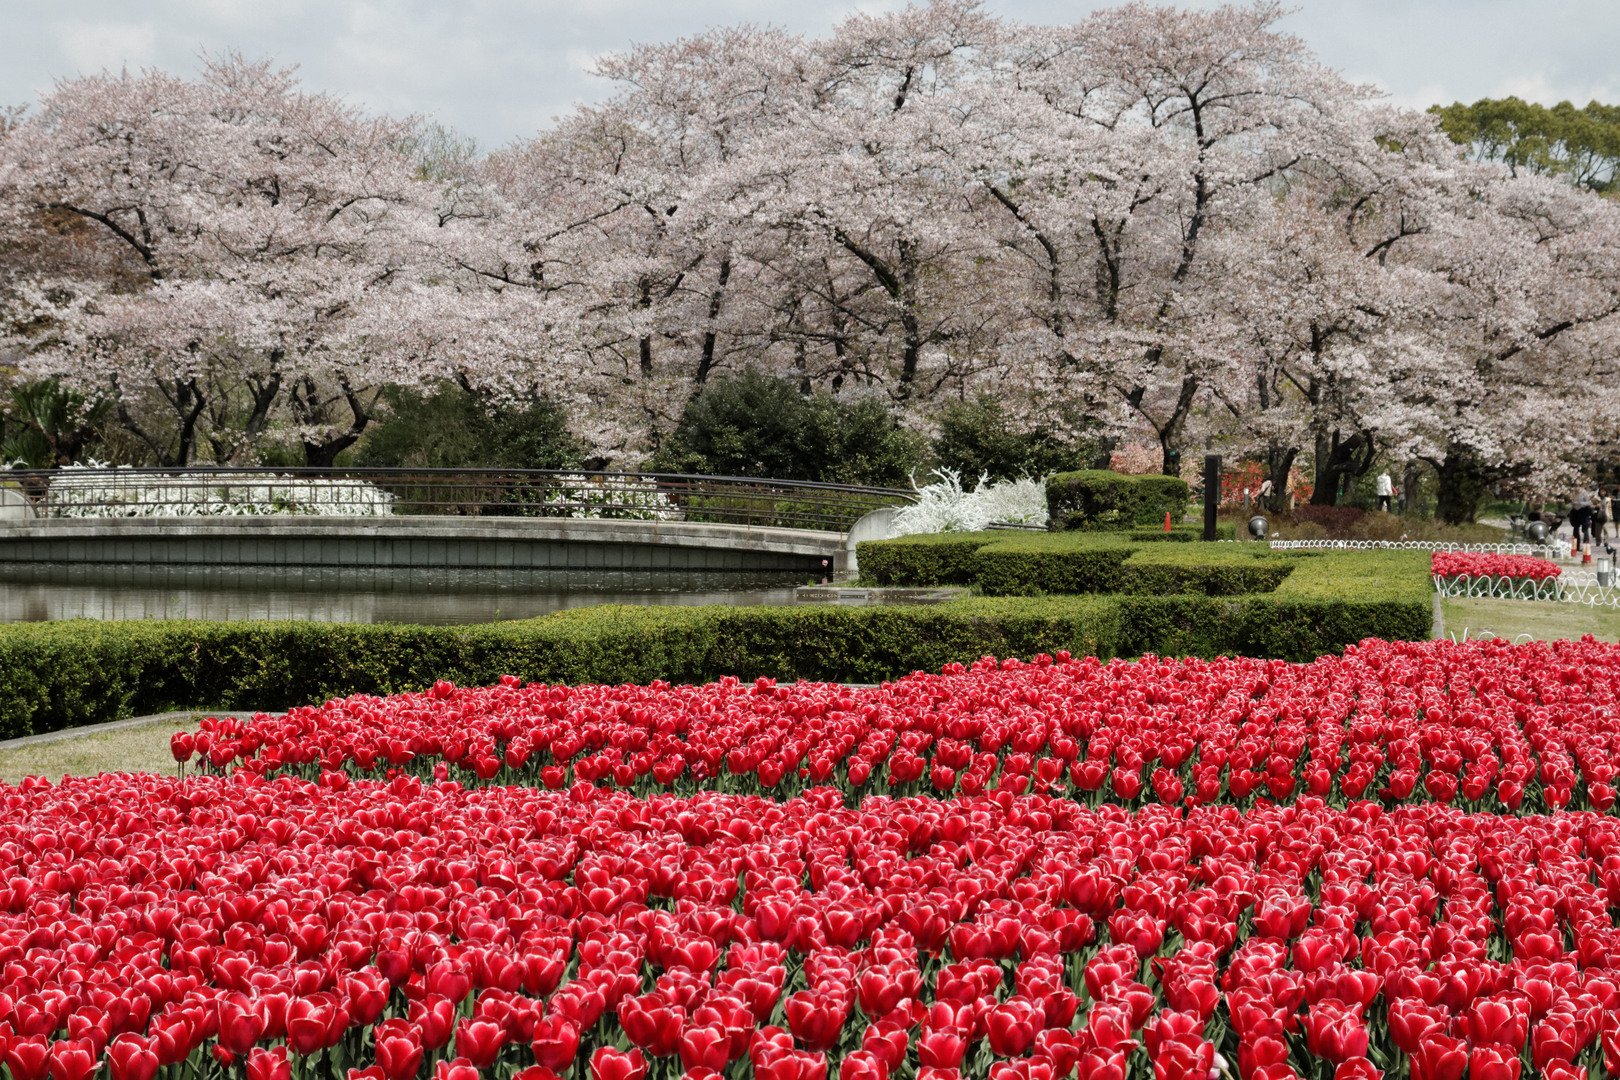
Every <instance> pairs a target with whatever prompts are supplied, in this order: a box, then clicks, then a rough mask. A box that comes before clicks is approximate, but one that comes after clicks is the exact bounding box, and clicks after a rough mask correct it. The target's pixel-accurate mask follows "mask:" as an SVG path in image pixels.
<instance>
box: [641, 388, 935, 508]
mask: <svg viewBox="0 0 1620 1080" xmlns="http://www.w3.org/2000/svg"><path fill="white" fill-rule="evenodd" d="M921 460H922V439H921V437H920V436H918V435H916V434H914V433H912V432H910V431H907V430H905V429H904V428H902V427H901V426H900V425H899V422H898V421H897V420H896V419H895V417H894V415H893V414H892V413H891V412H890V411H889V407H888V406H887V405H886V404H884V403H883V402H882V401H881V400H879V399H877V398H874V397H868V398H862V399H861V400H859V401H855V402H844V401H840V400H839V399H838V398H836V397H834V396H833V395H831V394H829V393H826V392H818V393H814V394H801V393H800V392H799V388H798V387H797V386H796V385H795V384H794V383H793V382H792V381H790V380H787V379H778V378H775V377H773V376H770V375H765V374H762V373H760V372H758V371H754V370H752V369H750V370H748V371H745V372H743V373H742V374H741V375H738V376H736V377H734V378H730V379H719V380H716V381H714V382H711V383H709V384H708V385H707V386H705V387H704V388H703V391H702V392H701V393H700V394H698V395H697V396H696V397H695V398H693V399H692V400H691V402H689V403H688V404H687V406H686V411H685V412H684V413H682V414H681V419H680V421H679V423H677V424H676V426H675V430H674V431H672V432H671V433H670V434H669V435H668V436H666V437H665V439H664V440H663V443H662V445H660V446H659V448H658V450H657V452H656V453H655V454H654V455H653V457H652V460H651V461H650V462H649V465H650V466H651V467H652V468H653V469H655V470H657V471H659V472H678V473H700V474H703V475H705V476H762V477H769V478H771V479H773V480H813V481H819V482H821V483H830V484H871V485H875V486H879V487H902V486H906V485H907V484H908V483H909V477H910V475H911V472H912V470H913V469H915V468H916V467H917V465H918V463H919V462H920V461H921Z"/></svg>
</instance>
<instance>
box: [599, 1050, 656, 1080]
mask: <svg viewBox="0 0 1620 1080" xmlns="http://www.w3.org/2000/svg"><path fill="white" fill-rule="evenodd" d="M646 1075H647V1062H646V1060H645V1059H644V1058H642V1056H641V1051H640V1050H636V1049H631V1050H630V1051H629V1052H625V1051H623V1050H615V1049H613V1048H612V1047H610V1046H604V1047H602V1048H600V1049H599V1050H597V1051H596V1053H594V1054H592V1055H591V1080H643V1078H644V1077H645V1076H646Z"/></svg>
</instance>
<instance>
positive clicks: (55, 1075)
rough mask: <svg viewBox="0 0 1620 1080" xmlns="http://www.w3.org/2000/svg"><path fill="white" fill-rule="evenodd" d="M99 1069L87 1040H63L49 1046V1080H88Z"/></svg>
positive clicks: (93, 1049)
mask: <svg viewBox="0 0 1620 1080" xmlns="http://www.w3.org/2000/svg"><path fill="white" fill-rule="evenodd" d="M100 1067H101V1060H100V1057H99V1056H98V1055H97V1054H96V1051H95V1047H94V1046H93V1045H92V1044H91V1043H90V1041H89V1040H88V1039H63V1040H61V1041H59V1042H55V1043H52V1044H51V1055H50V1070H51V1080H89V1078H90V1077H91V1076H94V1075H95V1072H96V1070H97V1069H99V1068H100Z"/></svg>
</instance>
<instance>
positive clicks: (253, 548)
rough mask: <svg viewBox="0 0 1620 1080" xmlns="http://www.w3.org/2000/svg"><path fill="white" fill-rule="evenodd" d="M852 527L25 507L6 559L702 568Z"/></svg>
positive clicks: (3, 535)
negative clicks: (45, 511) (114, 512)
mask: <svg viewBox="0 0 1620 1080" xmlns="http://www.w3.org/2000/svg"><path fill="white" fill-rule="evenodd" d="M847 539H848V534H846V533H841V532H819V531H813V530H809V529H780V528H772V527H768V526H748V525H723V524H710V523H705V522H694V521H631V520H611V519H609V520H600V519H576V518H561V517H556V518H548V517H533V518H530V517H494V516H490V517H482V516H479V517H472V516H469V517H448V516H446V517H438V516H421V517H414V516H396V517H327V516H313V515H311V516H294V515H274V516H271V515H266V516H242V517H234V516H233V517H132V518H23V519H12V520H9V521H0V570H3V569H4V568H5V567H6V565H7V564H12V565H13V566H14V567H15V568H16V569H18V570H21V569H23V567H22V566H20V565H17V564H41V563H50V564H54V565H57V566H62V565H64V564H67V565H83V566H91V565H97V564H99V565H107V564H114V565H123V566H141V565H169V566H175V565H181V566H227V565H229V566H287V567H308V566H322V567H345V566H348V567H371V568H386V567H399V568H424V567H432V568H491V567H492V568H511V569H570V570H575V569H577V570H677V571H688V570H702V571H762V570H763V571H770V570H784V571H786V570H792V571H801V570H802V571H804V572H806V573H820V572H823V562H822V560H824V559H825V560H828V563H827V568H829V569H843V568H844V566H845V562H846V561H847Z"/></svg>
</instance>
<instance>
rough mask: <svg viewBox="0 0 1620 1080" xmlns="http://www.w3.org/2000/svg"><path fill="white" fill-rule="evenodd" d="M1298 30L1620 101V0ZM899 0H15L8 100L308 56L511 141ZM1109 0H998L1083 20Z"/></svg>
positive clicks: (1345, 12) (1400, 71) (1379, 79)
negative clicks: (683, 40) (692, 44)
mask: <svg viewBox="0 0 1620 1080" xmlns="http://www.w3.org/2000/svg"><path fill="white" fill-rule="evenodd" d="M1297 2H1298V6H1299V9H1300V10H1298V11H1297V12H1296V13H1294V14H1292V15H1290V16H1288V18H1287V20H1286V22H1285V23H1284V26H1285V27H1286V28H1287V29H1288V30H1291V31H1292V32H1294V33H1297V34H1299V35H1300V36H1301V37H1303V38H1305V40H1306V41H1308V42H1309V43H1310V45H1311V47H1312V48H1314V49H1315V50H1316V52H1317V54H1318V55H1319V56H1320V57H1321V58H1322V59H1323V61H1324V62H1326V63H1327V64H1328V65H1330V66H1331V67H1334V68H1336V69H1338V70H1339V71H1341V72H1343V73H1344V74H1345V75H1346V76H1348V77H1349V78H1351V79H1353V80H1355V81H1357V82H1372V83H1376V84H1378V85H1379V86H1381V87H1383V88H1384V89H1385V90H1387V91H1388V92H1389V93H1390V94H1391V95H1392V96H1393V97H1394V99H1395V100H1396V101H1398V102H1400V103H1402V104H1406V105H1412V106H1426V105H1430V104H1433V103H1435V102H1450V101H1455V100H1459V99H1460V100H1464V101H1473V100H1474V99H1476V98H1480V97H1499V96H1502V95H1505V94H1517V95H1519V96H1520V97H1526V98H1530V99H1533V100H1536V101H1540V102H1544V103H1546V104H1553V103H1555V102H1557V101H1560V100H1562V99H1565V98H1569V99H1572V100H1574V101H1576V102H1577V103H1579V104H1585V103H1586V102H1587V101H1588V100H1591V99H1592V98H1598V99H1600V100H1604V101H1609V102H1615V101H1620V74H1617V65H1616V56H1617V54H1620V0H1297ZM901 3H903V0H900V2H885V0H858V2H851V0H793V2H789V0H753V2H748V0H674V2H671V0H571V2H569V0H397V2H389V0H49V2H45V0H0V27H4V32H5V43H4V44H3V45H0V104H3V103H7V102H10V103H16V104H20V103H23V102H27V101H32V100H34V98H35V97H36V96H37V94H38V93H39V91H41V90H43V89H46V88H48V87H49V86H50V85H51V83H52V82H53V81H54V80H56V79H59V78H65V77H72V76H74V75H78V74H88V73H91V72H95V71H99V70H100V69H102V68H104V67H105V68H112V69H115V70H116V69H117V68H119V67H121V66H124V65H128V66H129V67H131V68H139V67H146V66H155V67H161V68H165V69H167V70H170V71H174V72H177V73H187V74H189V73H190V72H192V71H193V70H195V67H196V57H197V55H198V53H199V52H202V51H205V50H206V51H210V52H215V51H222V50H226V49H236V50H239V51H241V52H243V53H245V54H246V55H248V56H250V57H260V56H265V55H269V56H272V57H274V58H276V59H277V60H279V61H281V62H283V63H288V64H296V65H297V66H298V67H299V68H300V71H301V74H302V77H303V79H304V82H305V85H307V86H309V87H311V88H319V89H327V90H332V91H335V92H337V93H340V94H342V95H343V96H344V97H346V98H348V99H349V100H351V101H353V102H355V103H357V104H363V105H365V106H367V107H369V108H370V109H372V110H375V111H380V112H389V113H394V114H405V113H421V114H427V115H431V116H433V117H434V118H435V119H437V120H439V121H441V122H443V123H445V124H448V125H450V126H451V127H454V128H456V129H458V130H460V131H463V132H465V133H467V134H470V135H473V136H475V137H476V138H477V139H478V141H479V143H480V144H481V145H483V146H485V147H490V146H498V145H501V144H504V143H506V142H508V141H510V140H511V139H513V138H516V137H519V136H524V135H529V134H532V133H533V132H535V131H537V130H539V129H541V128H543V127H546V126H548V125H549V124H550V121H551V118H552V117H554V116H556V115H558V114H559V113H563V112H566V111H567V110H568V109H569V108H570V106H572V105H573V104H575V103H577V102H581V101H590V100H594V99H597V98H599V97H601V96H603V95H604V94H605V93H606V92H607V84H606V83H604V82H603V81H602V80H599V79H596V78H594V77H592V76H591V75H589V74H588V72H587V69H588V68H589V66H590V64H591V60H592V57H594V56H596V55H599V54H600V53H603V52H609V51H612V50H615V49H622V48H625V47H627V46H628V45H630V44H631V43H633V42H645V41H665V40H670V39H673V38H677V37H680V36H683V35H687V34H693V33H697V32H700V31H702V30H703V29H705V28H707V27H710V26H715V25H723V24H727V23H736V22H744V21H748V22H755V23H769V24H774V25H777V26H782V27H786V28H788V29H790V30H794V31H798V32H801V33H810V34H822V33H825V32H826V31H827V30H828V29H829V28H830V27H831V26H832V25H833V23H835V22H836V21H837V20H838V19H839V18H841V17H842V16H844V15H846V14H848V13H850V12H852V11H855V10H883V9H885V8H889V7H898V6H901ZM1105 6H1108V5H1107V4H1104V3H1098V2H1096V0H1069V2H1059V0H989V3H988V4H987V7H988V10H990V11H991V12H993V13H995V14H998V15H1001V16H1003V17H1005V18H1009V19H1019V20H1024V21H1028V22H1072V21H1075V20H1076V19H1078V18H1079V17H1081V16H1082V15H1084V14H1085V13H1086V12H1087V11H1090V10H1093V9H1095V8H1098V7H1105Z"/></svg>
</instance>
